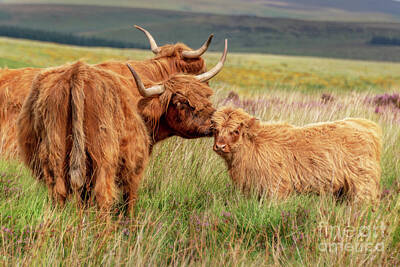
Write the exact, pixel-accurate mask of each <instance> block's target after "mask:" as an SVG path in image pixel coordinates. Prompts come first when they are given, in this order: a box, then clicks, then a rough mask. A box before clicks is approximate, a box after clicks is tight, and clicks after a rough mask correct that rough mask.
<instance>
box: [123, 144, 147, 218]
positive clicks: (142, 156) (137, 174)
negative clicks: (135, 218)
mask: <svg viewBox="0 0 400 267" xmlns="http://www.w3.org/2000/svg"><path fill="white" fill-rule="evenodd" d="M123 143H124V145H125V146H124V147H123V149H121V151H122V160H121V163H122V164H120V165H121V170H120V177H119V179H120V181H122V184H123V185H124V187H123V190H124V201H125V204H126V205H127V214H129V215H132V213H133V209H134V207H135V204H136V200H137V191H138V188H139V184H140V181H141V180H142V176H143V172H144V170H145V167H146V165H147V161H148V156H149V154H148V147H147V145H148V144H147V143H146V142H143V141H142V142H137V141H136V138H134V137H131V138H127V139H125V140H124V142H123Z"/></svg>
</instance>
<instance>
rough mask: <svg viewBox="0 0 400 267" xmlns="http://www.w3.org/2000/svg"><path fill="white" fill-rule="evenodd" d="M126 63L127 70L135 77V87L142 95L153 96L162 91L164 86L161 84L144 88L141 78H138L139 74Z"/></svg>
mask: <svg viewBox="0 0 400 267" xmlns="http://www.w3.org/2000/svg"><path fill="white" fill-rule="evenodd" d="M126 65H127V66H128V68H129V70H130V71H131V73H132V76H133V78H135V82H136V85H137V88H138V90H139V93H140V94H141V95H142V96H143V97H151V96H155V95H159V94H162V93H164V91H165V88H164V86H163V85H155V86H152V87H150V88H147V89H146V88H145V87H144V85H143V83H142V80H141V79H140V77H139V75H138V74H137V73H136V71H135V70H134V69H133V68H132V66H131V65H129V64H126Z"/></svg>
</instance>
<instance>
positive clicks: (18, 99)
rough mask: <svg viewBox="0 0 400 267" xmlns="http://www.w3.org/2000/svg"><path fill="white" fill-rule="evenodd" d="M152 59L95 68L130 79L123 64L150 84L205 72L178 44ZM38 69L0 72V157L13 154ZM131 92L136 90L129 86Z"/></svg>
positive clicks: (110, 62) (113, 62)
mask: <svg viewBox="0 0 400 267" xmlns="http://www.w3.org/2000/svg"><path fill="white" fill-rule="evenodd" d="M160 48H161V51H160V52H159V53H158V55H157V56H156V57H155V58H153V59H148V60H144V61H132V60H131V61H127V62H122V61H109V62H104V63H101V64H98V65H96V66H97V67H99V68H102V69H104V70H109V71H113V72H115V73H117V74H120V75H122V76H125V77H126V78H131V73H130V72H129V70H128V69H127V68H126V63H129V64H130V65H132V66H133V67H134V68H135V70H136V71H137V72H138V73H139V75H140V76H141V77H142V78H143V79H148V80H150V81H152V82H161V81H164V80H167V79H168V78H169V77H170V76H172V75H174V74H177V73H188V74H200V73H203V72H205V71H206V66H205V62H204V60H203V59H202V58H201V57H200V58H196V59H186V58H184V57H183V56H182V51H187V50H191V48H189V47H187V46H186V45H184V44H182V43H177V44H175V45H165V46H162V47H160ZM40 71H42V69H39V68H24V69H16V70H2V71H1V72H0V138H2V139H1V140H0V141H1V144H2V147H1V150H0V154H2V155H3V156H6V157H10V158H14V157H15V156H16V154H17V153H16V152H17V141H16V130H15V122H16V118H17V116H18V113H19V112H20V110H21V107H22V104H23V103H24V100H25V98H26V97H27V96H28V94H29V91H30V89H31V85H32V82H33V79H34V77H35V75H36V74H38V73H39V72H40ZM132 90H137V89H136V87H132Z"/></svg>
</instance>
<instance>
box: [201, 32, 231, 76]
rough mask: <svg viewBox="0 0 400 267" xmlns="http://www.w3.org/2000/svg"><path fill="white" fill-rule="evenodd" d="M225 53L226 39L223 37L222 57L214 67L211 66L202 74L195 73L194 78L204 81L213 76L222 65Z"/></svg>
mask: <svg viewBox="0 0 400 267" xmlns="http://www.w3.org/2000/svg"><path fill="white" fill-rule="evenodd" d="M226 54H228V39H225V49H224V53H223V54H222V57H221V59H220V60H219V62H218V63H217V65H215V67H214V68H212V69H211V70H209V71H207V72H205V73H203V74H200V75H197V76H196V79H197V80H199V81H200V82H206V81H208V80H210V79H211V78H212V77H214V76H215V75H217V74H218V73H219V72H220V71H221V70H222V68H223V67H224V63H225V59H226Z"/></svg>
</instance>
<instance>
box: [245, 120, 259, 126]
mask: <svg viewBox="0 0 400 267" xmlns="http://www.w3.org/2000/svg"><path fill="white" fill-rule="evenodd" d="M257 122H258V119H256V118H250V119H248V120H247V121H246V123H245V125H246V127H247V128H251V127H253V126H254V125H255V124H256V123H257Z"/></svg>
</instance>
